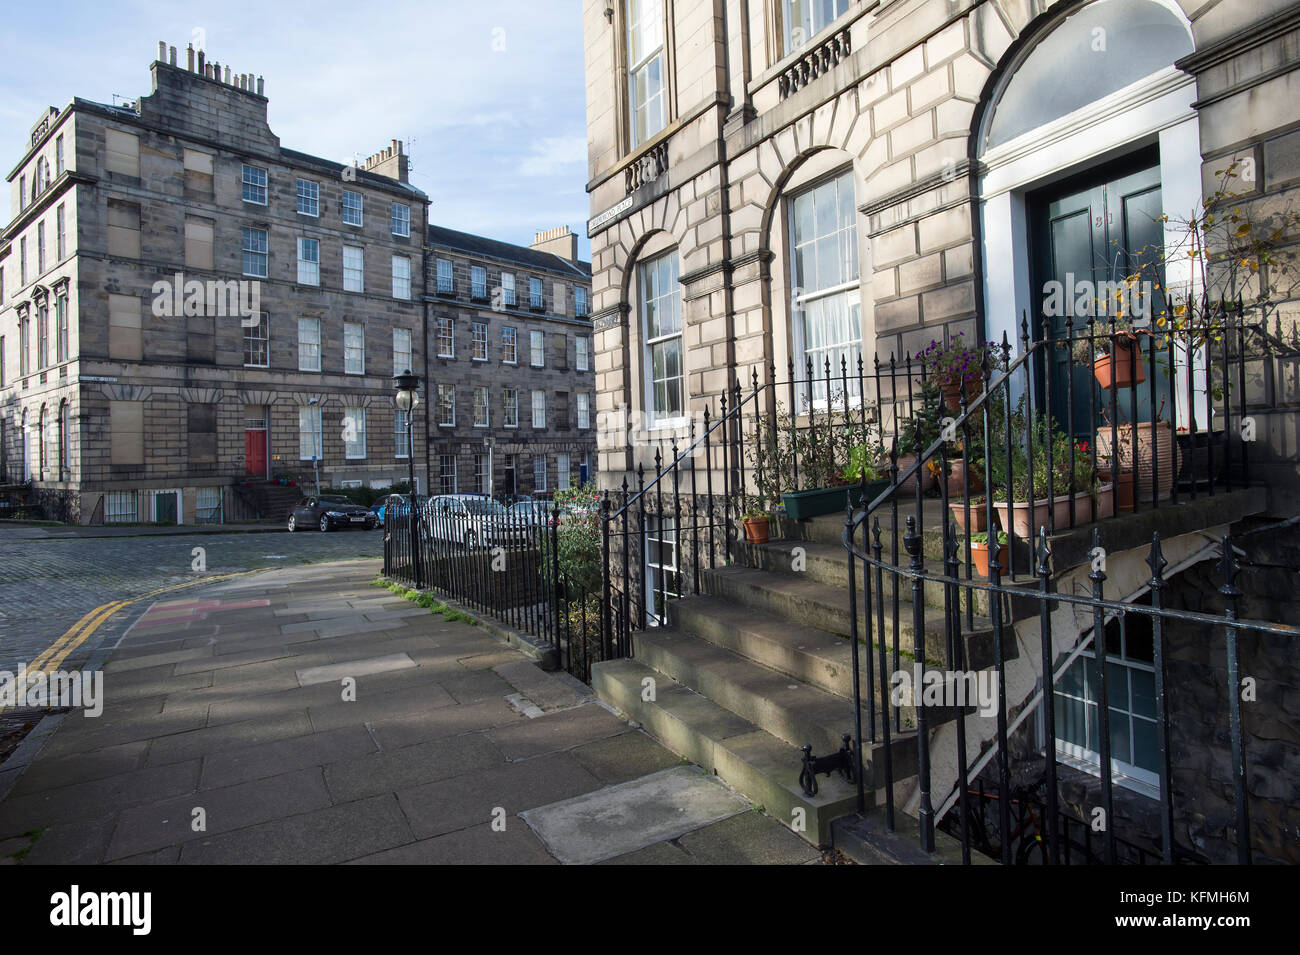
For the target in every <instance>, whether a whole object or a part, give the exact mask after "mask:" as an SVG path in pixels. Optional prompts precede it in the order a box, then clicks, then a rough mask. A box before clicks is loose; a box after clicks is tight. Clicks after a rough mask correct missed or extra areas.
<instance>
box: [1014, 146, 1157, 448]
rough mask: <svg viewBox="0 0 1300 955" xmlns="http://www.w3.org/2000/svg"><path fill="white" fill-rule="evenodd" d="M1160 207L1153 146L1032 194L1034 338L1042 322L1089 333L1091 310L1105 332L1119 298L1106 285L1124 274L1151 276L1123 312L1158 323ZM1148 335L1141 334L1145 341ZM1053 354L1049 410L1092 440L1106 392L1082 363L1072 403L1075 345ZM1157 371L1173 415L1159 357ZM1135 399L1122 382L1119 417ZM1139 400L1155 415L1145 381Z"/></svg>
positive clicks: (1145, 416) (1042, 385) (1059, 330)
mask: <svg viewBox="0 0 1300 955" xmlns="http://www.w3.org/2000/svg"><path fill="white" fill-rule="evenodd" d="M1163 212H1164V210H1163V207H1162V205H1161V199H1160V168H1159V166H1158V165H1155V162H1154V157H1153V156H1151V155H1150V154H1146V155H1144V156H1143V157H1141V158H1140V159H1138V160H1136V161H1131V162H1130V163H1128V164H1127V166H1120V167H1116V166H1113V165H1112V166H1110V167H1108V168H1106V169H1103V170H1100V171H1098V172H1097V173H1096V174H1094V175H1092V176H1090V177H1087V178H1077V177H1076V178H1074V179H1072V180H1070V181H1069V182H1068V183H1066V184H1064V185H1063V186H1061V187H1059V188H1056V189H1054V190H1052V191H1050V192H1043V193H1040V194H1038V195H1035V196H1031V197H1030V215H1031V217H1032V218H1031V222H1032V226H1031V228H1032V241H1033V242H1034V256H1033V261H1034V282H1035V286H1034V287H1035V290H1036V294H1037V295H1038V298H1039V302H1040V311H1039V327H1038V328H1036V329H1035V334H1034V337H1035V338H1041V337H1042V335H1043V326H1044V322H1045V323H1046V326H1047V327H1048V328H1050V333H1051V337H1052V339H1053V340H1054V341H1064V340H1065V339H1066V337H1067V334H1069V333H1071V332H1072V334H1073V335H1074V337H1075V338H1079V337H1080V336H1084V335H1087V334H1088V319H1089V317H1094V318H1095V319H1096V323H1097V324H1096V330H1097V333H1098V334H1103V333H1106V332H1107V331H1108V330H1109V317H1110V315H1112V314H1114V313H1115V312H1116V311H1117V302H1116V300H1115V299H1114V298H1113V297H1111V296H1109V295H1107V294H1104V293H1103V290H1106V289H1113V288H1114V287H1115V286H1114V285H1112V284H1111V283H1121V282H1123V281H1124V279H1125V278H1126V277H1127V276H1129V275H1132V274H1134V273H1137V272H1141V273H1142V277H1143V279H1144V280H1145V281H1148V282H1149V283H1150V286H1149V293H1150V294H1149V296H1148V298H1147V300H1146V301H1145V302H1144V303H1143V304H1142V314H1139V315H1134V314H1132V312H1131V309H1132V306H1133V302H1132V301H1131V300H1130V299H1131V296H1129V295H1126V297H1125V301H1124V305H1123V308H1124V315H1125V317H1126V318H1128V319H1129V320H1130V321H1131V322H1132V323H1133V324H1134V326H1135V327H1138V326H1141V325H1143V324H1144V323H1145V322H1146V321H1150V322H1151V323H1152V324H1154V321H1155V318H1156V317H1157V316H1159V315H1160V313H1161V311H1162V310H1163V309H1164V298H1163V296H1162V294H1161V292H1160V288H1163V286H1164V281H1163V277H1162V276H1163V270H1162V269H1160V268H1159V267H1158V265H1159V261H1160V257H1161V255H1162V250H1163V234H1164V226H1163V223H1162V222H1161V221H1160V217H1161V216H1162V215H1163ZM1103 283H1104V284H1103ZM1090 292H1091V294H1089V293H1090ZM1089 299H1091V304H1089V301H1088V300H1089ZM1090 313H1091V314H1090ZM1149 341H1150V340H1149V339H1144V343H1145V346H1146V347H1149ZM1051 355H1052V361H1051V369H1050V371H1046V370H1044V371H1041V372H1040V376H1041V375H1046V377H1047V378H1048V379H1050V391H1051V402H1052V415H1053V417H1054V418H1055V419H1056V421H1057V423H1058V425H1059V426H1060V427H1061V429H1062V430H1068V431H1072V432H1073V434H1074V435H1075V437H1076V438H1078V439H1080V440H1091V436H1092V434H1093V433H1094V431H1095V430H1096V428H1097V423H1098V420H1099V418H1100V416H1101V412H1102V411H1103V410H1106V411H1108V409H1109V406H1110V395H1109V393H1108V392H1103V391H1102V390H1101V388H1100V387H1099V386H1097V385H1096V384H1095V383H1094V380H1093V373H1092V369H1091V368H1090V367H1088V366H1078V365H1076V366H1075V367H1074V374H1073V379H1074V381H1073V385H1074V387H1073V401H1072V402H1071V400H1070V395H1071V389H1070V373H1069V349H1067V348H1055V349H1052V350H1051ZM1143 356H1144V357H1143V360H1144V361H1145V360H1147V358H1148V353H1147V352H1146V351H1144V352H1143ZM1148 378H1149V375H1148ZM1156 378H1157V379H1158V380H1157V383H1156V384H1157V387H1156V402H1157V406H1159V405H1160V404H1161V401H1162V399H1163V414H1162V417H1164V418H1165V419H1166V420H1168V419H1169V417H1170V416H1171V414H1172V410H1173V408H1172V403H1171V402H1170V400H1169V397H1168V391H1169V389H1168V385H1167V383H1166V382H1164V381H1163V380H1159V379H1163V378H1164V373H1163V370H1162V369H1161V368H1160V366H1159V365H1157V375H1156ZM1047 389H1048V382H1047V381H1045V380H1042V379H1041V378H1040V380H1039V382H1038V388H1037V396H1038V399H1039V401H1040V402H1041V400H1042V398H1043V397H1044V396H1045V394H1046V391H1047ZM1133 399H1134V392H1132V391H1129V390H1128V389H1118V390H1117V392H1116V406H1117V407H1116V410H1117V417H1118V420H1119V421H1120V422H1121V423H1122V422H1125V421H1128V420H1130V419H1131V418H1132V417H1133V413H1134V404H1133ZM1136 399H1137V401H1136V414H1137V419H1138V420H1139V421H1144V420H1145V421H1149V420H1150V419H1151V388H1150V384H1149V382H1144V383H1143V384H1142V385H1140V386H1139V387H1138V388H1137V389H1136ZM1071 405H1072V406H1073V414H1071ZM1039 407H1042V404H1041V403H1040V404H1039Z"/></svg>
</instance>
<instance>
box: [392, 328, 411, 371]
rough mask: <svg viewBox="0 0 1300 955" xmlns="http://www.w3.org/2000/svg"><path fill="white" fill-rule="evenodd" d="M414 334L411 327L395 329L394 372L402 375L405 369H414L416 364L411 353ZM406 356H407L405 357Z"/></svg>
mask: <svg viewBox="0 0 1300 955" xmlns="http://www.w3.org/2000/svg"><path fill="white" fill-rule="evenodd" d="M413 338H414V336H413V335H412V334H411V330H410V329H409V328H394V329H393V374H394V375H400V374H401V373H402V372H404V371H414V369H415V364H414V360H413V358H412V355H411V344H412V340H413ZM403 356H405V357H403Z"/></svg>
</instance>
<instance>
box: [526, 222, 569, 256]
mask: <svg viewBox="0 0 1300 955" xmlns="http://www.w3.org/2000/svg"><path fill="white" fill-rule="evenodd" d="M529 248H530V249H536V250H537V251H538V252H550V253H551V254H552V255H558V256H559V257H560V258H562V259H568V260H569V261H570V262H576V261H578V236H577V235H576V234H574V233H573V232H570V231H569V227H568V226H567V225H561V226H556V227H555V228H554V229H547V230H546V231H545V232H538V233H536V234H535V235H534V236H533V244H532V245H530V246H529Z"/></svg>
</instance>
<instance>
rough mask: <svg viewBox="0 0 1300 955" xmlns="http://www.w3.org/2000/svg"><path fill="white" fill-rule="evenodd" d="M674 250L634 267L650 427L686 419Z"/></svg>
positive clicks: (680, 312) (675, 253) (679, 306)
mask: <svg viewBox="0 0 1300 955" xmlns="http://www.w3.org/2000/svg"><path fill="white" fill-rule="evenodd" d="M678 270H679V266H678V262H677V250H676V249H672V250H670V251H668V252H665V253H663V254H662V255H658V256H655V257H654V258H652V259H647V260H646V261H645V262H642V263H641V264H640V265H639V266H638V267H637V305H638V310H639V312H640V318H641V333H642V335H644V336H645V337H644V339H643V341H644V342H645V350H644V355H643V364H644V367H645V410H646V414H647V416H648V417H649V419H650V421H651V423H652V426H659V427H663V426H667V425H670V424H675V423H680V420H681V419H682V418H684V417H685V416H686V370H685V357H686V356H685V354H684V352H683V349H682V296H681V284H680V282H679V271H678Z"/></svg>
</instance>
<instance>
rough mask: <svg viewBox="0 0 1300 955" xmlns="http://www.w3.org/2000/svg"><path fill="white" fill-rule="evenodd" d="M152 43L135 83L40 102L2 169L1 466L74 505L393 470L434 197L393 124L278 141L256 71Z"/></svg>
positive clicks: (179, 511) (198, 516)
mask: <svg viewBox="0 0 1300 955" xmlns="http://www.w3.org/2000/svg"><path fill="white" fill-rule="evenodd" d="M164 54H165V50H164V48H163V46H162V45H161V44H160V45H159V59H158V60H157V61H156V62H154V63H153V64H152V66H151V71H152V74H153V91H152V93H150V94H149V95H147V96H143V97H141V98H140V99H139V100H138V101H137V102H136V103H134V104H128V105H124V106H106V105H102V104H99V103H93V102H89V101H86V100H83V99H74V100H73V101H72V103H71V104H69V105H68V106H67V107H65V108H64V109H62V110H59V109H55V108H53V107H51V108H50V110H49V112H48V113H47V114H46V115H45V116H43V117H42V118H41V120H40V122H39V123H37V125H36V126H35V127H34V128H33V129H32V133H31V140H30V148H29V150H28V151H27V152H26V154H25V155H24V156H23V157H22V158H21V160H20V161H19V162H18V164H17V165H16V166H15V167H14V168H13V170H12V171H11V172H10V174H9V183H10V190H11V201H12V208H13V209H15V210H16V214H15V216H14V219H13V221H12V222H11V223H10V224H9V226H8V227H7V228H6V229H5V230H4V233H3V238H2V239H0V276H2V279H3V288H2V289H0V429H2V431H0V435H2V440H0V447H2V448H3V451H2V452H0V453H2V454H3V473H4V475H5V477H6V480H7V482H9V483H18V482H23V481H26V480H29V479H30V480H31V481H32V482H33V483H34V487H35V488H36V490H37V493H38V495H39V497H40V499H41V500H42V503H44V504H45V505H46V510H47V513H53V514H56V515H57V514H60V512H62V513H64V514H67V515H68V516H69V517H70V518H71V519H74V520H78V521H81V522H87V521H92V520H93V521H99V520H104V521H175V520H179V521H181V522H183V523H191V522H194V521H196V520H197V521H220V520H222V519H223V515H224V516H225V519H231V518H232V517H233V516H236V515H232V514H230V513H228V512H230V511H232V510H235V509H238V505H239V501H238V500H237V499H236V498H237V496H236V495H234V494H233V493H232V491H233V490H235V488H234V487H233V485H234V484H235V483H236V482H243V481H244V480H246V479H248V480H258V479H261V480H265V479H268V478H275V477H277V476H278V475H292V476H294V477H300V478H305V479H307V480H310V479H311V476H312V470H313V468H312V457H313V456H318V457H319V459H320V481H321V484H322V486H327V485H333V486H339V485H342V484H348V483H365V484H367V485H379V486H387V485H388V484H390V483H391V482H392V481H393V480H405V477H406V474H407V455H408V454H409V449H408V448H407V446H406V434H405V429H404V427H403V426H402V424H401V422H400V421H397V420H396V419H395V409H394V405H393V385H392V382H391V381H390V378H391V376H392V375H393V374H394V372H395V371H403V370H406V369H407V368H411V369H414V370H416V371H417V373H418V372H419V370H420V369H421V368H422V363H423V357H422V351H421V349H422V347H423V345H422V342H423V336H422V334H421V329H422V322H423V317H424V316H423V303H422V298H423V293H424V283H423V275H424V270H423V245H422V236H423V235H424V229H425V224H426V221H427V215H426V211H427V206H428V198H427V196H425V194H424V193H423V192H421V191H420V190H418V189H415V188H413V187H412V186H410V185H409V184H408V182H407V158H406V156H405V155H403V153H402V149H401V146H400V144H399V143H398V142H396V141H394V142H393V143H392V145H391V146H389V147H387V148H386V149H384V150H383V151H382V152H380V153H378V154H376V155H374V156H372V157H371V158H370V159H369V161H367V163H366V165H365V167H363V168H358V167H356V166H351V167H349V166H344V165H341V164H339V163H336V162H331V161H329V160H325V159H319V158H317V157H314V156H308V155H305V154H303V153H299V152H294V151H293V150H290V149H285V148H283V147H282V146H281V145H280V140H279V138H278V137H277V136H275V135H274V134H273V133H272V132H271V129H270V128H269V126H268V125H267V98H266V96H265V95H264V94H263V85H262V80H261V78H260V77H259V78H256V79H254V78H253V77H252V76H249V75H240V74H236V75H232V74H231V72H230V68H229V67H226V66H221V65H219V64H216V63H211V62H205V58H204V54H203V53H198V54H197V56H196V55H195V52H194V51H193V50H190V51H188V52H187V54H186V60H187V62H185V63H184V64H182V65H177V63H176V51H175V48H174V47H173V48H172V49H171V51H170V56H165V55H164ZM417 414H419V412H417ZM417 429H418V431H420V432H422V431H423V422H422V421H418V420H417ZM416 440H417V442H418V441H419V440H420V434H419V433H418V432H417V439H416ZM417 453H418V452H417ZM241 510H242V509H241ZM245 516H246V515H245Z"/></svg>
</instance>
